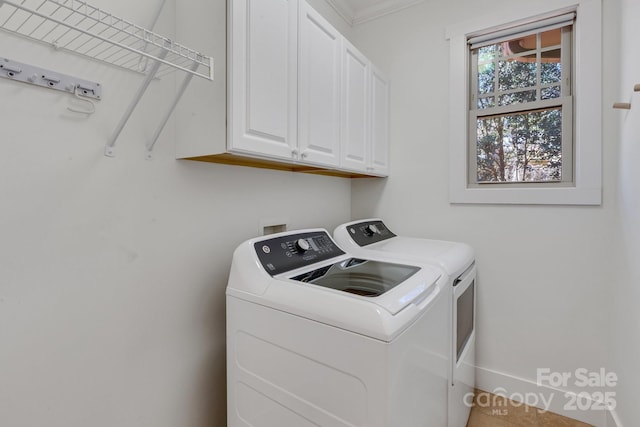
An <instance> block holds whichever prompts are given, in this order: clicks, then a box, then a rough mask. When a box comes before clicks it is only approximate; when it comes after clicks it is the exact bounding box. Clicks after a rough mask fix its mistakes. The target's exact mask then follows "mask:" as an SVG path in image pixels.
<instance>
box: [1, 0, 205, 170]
mask: <svg viewBox="0 0 640 427" xmlns="http://www.w3.org/2000/svg"><path fill="white" fill-rule="evenodd" d="M163 5H164V1H163V2H162V4H161V6H160V8H162V6H163ZM159 12H160V10H158V13H159ZM0 29H1V30H5V31H8V32H11V33H13V34H16V35H19V36H22V37H26V38H29V39H32V40H35V41H38V42H42V43H46V44H49V45H51V46H53V47H55V48H56V49H61V50H66V51H70V52H73V53H77V54H80V55H83V56H86V57H89V58H91V59H94V60H98V61H101V62H106V63H108V64H111V65H114V66H117V67H120V68H124V69H127V70H131V71H135V72H138V73H142V74H144V75H146V78H145V79H144V81H143V82H142V84H141V86H140V88H139V89H138V91H137V92H136V94H135V95H134V98H133V99H132V101H131V103H130V105H129V107H128V108H127V110H126V111H125V113H124V115H123V117H122V119H121V120H120V122H119V123H118V125H117V126H116V129H115V131H114V133H113V135H112V136H111V138H110V139H109V141H108V142H107V145H106V147H105V155H107V156H109V157H113V156H114V155H115V154H114V153H115V151H114V145H115V142H116V140H117V138H118V137H119V135H120V133H121V131H122V129H123V128H124V126H125V124H126V123H127V121H128V120H129V118H130V117H131V114H132V113H133V111H134V109H135V108H136V106H137V105H138V102H139V101H140V99H141V98H142V96H143V95H144V93H145V92H146V90H147V88H148V87H149V84H150V83H151V81H152V80H153V79H155V78H157V77H162V76H164V75H166V74H169V73H171V72H174V71H177V70H181V71H184V72H185V73H186V76H185V77H184V79H183V81H182V83H181V84H180V86H179V88H178V90H177V94H176V96H175V99H174V100H173V102H172V103H171V105H170V108H169V109H168V111H167V112H166V114H165V115H164V116H163V118H162V121H161V123H160V125H159V127H158V128H157V130H156V132H155V134H154V135H153V137H152V140H151V141H150V142H149V143H148V144H147V158H148V159H150V158H151V157H152V156H151V151H152V150H153V147H154V145H155V143H156V141H157V139H158V137H159V136H160V133H161V132H162V129H163V128H164V126H165V125H166V123H167V122H168V120H169V118H170V116H171V114H172V112H173V110H174V109H175V107H176V105H177V104H178V101H179V100H180V98H181V97H182V95H183V94H184V92H185V90H186V89H187V86H188V85H189V83H190V81H191V78H192V77H194V76H199V77H202V78H205V79H208V80H213V78H214V73H213V70H214V68H213V58H211V57H209V56H206V55H203V54H201V53H199V52H197V51H195V50H193V49H189V48H187V47H185V46H182V45H180V44H178V43H176V42H174V41H173V40H171V39H169V38H167V37H164V36H161V35H159V34H156V33H154V32H153V31H150V30H147V29H145V28H143V27H141V26H139V25H136V24H134V23H132V22H129V21H127V20H125V19H122V18H119V17H117V16H115V15H113V14H111V13H108V12H106V11H104V10H102V9H100V8H97V7H94V6H91V5H90V4H88V3H86V2H84V1H80V0H0Z"/></svg>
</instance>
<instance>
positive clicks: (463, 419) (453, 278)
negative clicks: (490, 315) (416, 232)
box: [333, 218, 476, 427]
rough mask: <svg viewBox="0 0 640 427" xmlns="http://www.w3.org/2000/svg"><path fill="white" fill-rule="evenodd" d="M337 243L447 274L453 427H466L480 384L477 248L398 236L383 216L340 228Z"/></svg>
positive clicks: (450, 422) (450, 416)
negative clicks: (477, 364) (477, 365)
mask: <svg viewBox="0 0 640 427" xmlns="http://www.w3.org/2000/svg"><path fill="white" fill-rule="evenodd" d="M333 237H334V239H335V241H336V242H337V243H338V245H340V246H341V247H342V248H344V249H345V250H347V251H349V252H351V253H352V254H354V256H361V257H368V256H374V255H375V254H379V255H384V256H385V257H387V259H390V260H395V261H396V262H409V263H412V262H420V263H427V264H431V265H434V266H438V267H439V268H441V269H442V270H443V271H444V273H445V274H446V275H447V276H448V278H447V282H448V286H449V291H448V292H446V293H447V295H448V297H449V298H450V311H449V313H450V318H449V321H448V322H449V325H450V327H451V329H450V330H451V332H452V335H451V339H450V352H449V356H448V358H449V361H450V362H449V363H450V369H449V390H448V399H447V401H448V426H449V427H465V426H466V424H467V420H468V418H469V413H470V411H471V406H470V403H471V401H472V399H471V397H472V396H473V392H474V388H475V340H476V327H475V324H476V322H475V313H476V280H475V279H476V269H475V254H474V251H473V249H472V248H471V247H470V246H469V245H467V244H464V243H458V242H448V241H442V240H430V239H422V238H414V237H405V236H396V235H395V234H394V233H393V232H391V230H389V228H388V227H387V226H386V225H385V224H384V222H383V221H382V220H381V219H379V218H372V219H364V220H359V221H353V222H349V223H346V224H342V225H340V226H338V227H337V228H336V229H335V231H334V232H333Z"/></svg>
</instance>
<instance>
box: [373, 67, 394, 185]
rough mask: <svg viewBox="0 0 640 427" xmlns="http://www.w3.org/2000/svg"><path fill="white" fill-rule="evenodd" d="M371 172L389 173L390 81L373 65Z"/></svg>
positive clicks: (378, 173)
mask: <svg viewBox="0 0 640 427" xmlns="http://www.w3.org/2000/svg"><path fill="white" fill-rule="evenodd" d="M369 166H370V167H371V172H372V173H375V174H377V175H388V174H389V81H388V80H387V78H386V77H385V76H384V75H383V74H382V73H381V72H380V71H379V70H378V69H376V68H375V67H373V66H372V67H371V156H370V165H369Z"/></svg>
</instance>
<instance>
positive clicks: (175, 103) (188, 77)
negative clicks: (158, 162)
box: [146, 64, 197, 160]
mask: <svg viewBox="0 0 640 427" xmlns="http://www.w3.org/2000/svg"><path fill="white" fill-rule="evenodd" d="M193 67H194V68H195V67H197V64H194V65H193ZM192 78H193V74H191V73H188V74H187V75H186V76H185V77H184V79H183V80H182V84H181V85H180V87H179V88H178V92H177V93H176V96H175V98H174V99H173V102H172V103H171V105H170V106H169V108H168V109H167V112H166V113H165V115H164V116H163V118H162V121H161V122H160V125H158V128H157V129H156V132H155V133H154V134H153V137H152V138H151V141H150V142H149V144H147V154H146V159H147V160H151V159H153V154H152V151H153V147H154V146H155V145H156V142H157V141H158V138H159V137H160V134H161V133H162V130H163V129H164V127H165V125H166V124H167V122H168V121H169V119H170V118H171V114H173V110H175V109H176V107H177V106H178V102H180V98H182V95H184V93H185V91H186V90H187V86H189V83H190V82H191V79H192Z"/></svg>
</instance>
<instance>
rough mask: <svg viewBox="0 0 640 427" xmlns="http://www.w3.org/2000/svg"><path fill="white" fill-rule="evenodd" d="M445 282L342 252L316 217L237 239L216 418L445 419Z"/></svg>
mask: <svg viewBox="0 0 640 427" xmlns="http://www.w3.org/2000/svg"><path fill="white" fill-rule="evenodd" d="M447 288H448V283H447V282H446V278H445V277H443V275H442V273H441V272H440V271H439V270H438V269H436V268H433V267H430V266H427V265H421V264H419V263H397V262H392V261H390V260H388V259H386V258H385V257H384V256H382V255H376V256H371V257H367V258H356V257H353V256H351V255H350V254H348V253H345V251H343V250H342V249H341V248H340V247H338V245H336V243H335V242H334V241H333V240H332V238H331V237H330V236H329V234H328V233H327V231H325V230H323V229H309V230H301V231H295V232H285V233H279V234H273V235H269V236H263V237H259V238H255V239H251V240H248V241H246V242H244V243H242V244H241V245H240V246H238V248H237V249H236V250H235V252H234V255H233V261H232V266H231V272H230V276H229V282H228V286H227V291H226V294H227V297H226V302H227V409H228V414H227V420H228V426H231V427H238V426H243V427H245V426H254V427H305V426H326V427H330V426H334V427H343V426H344V427H346V426H367V427H399V426H402V427H414V426H415V427H418V426H420V427H444V426H446V422H447V421H446V419H447V413H446V394H447V382H448V377H447V374H448V346H449V331H448V330H447V328H443V327H442V325H443V323H446V319H447V316H448V306H449V304H448V298H446V295H445V294H446V289H447Z"/></svg>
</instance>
